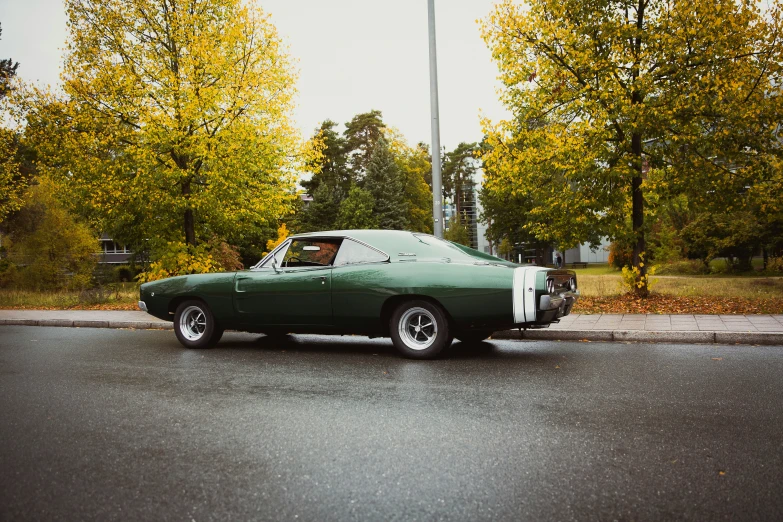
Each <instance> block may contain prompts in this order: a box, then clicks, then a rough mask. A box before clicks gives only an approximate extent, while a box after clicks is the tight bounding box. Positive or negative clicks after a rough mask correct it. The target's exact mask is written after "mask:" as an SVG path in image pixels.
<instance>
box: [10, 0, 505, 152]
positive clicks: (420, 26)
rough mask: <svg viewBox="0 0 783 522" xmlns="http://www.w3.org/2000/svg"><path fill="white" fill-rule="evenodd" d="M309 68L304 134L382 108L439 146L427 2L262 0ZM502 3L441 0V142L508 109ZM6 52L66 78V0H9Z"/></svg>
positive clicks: (301, 86) (23, 71)
mask: <svg viewBox="0 0 783 522" xmlns="http://www.w3.org/2000/svg"><path fill="white" fill-rule="evenodd" d="M259 3H260V5H261V6H262V8H263V9H264V10H266V11H267V12H269V13H271V14H272V21H273V23H274V24H275V25H276V26H277V29H278V31H279V32H280V34H281V35H282V37H283V38H284V39H285V41H286V42H287V44H288V45H289V47H290V54H291V55H292V56H293V57H294V59H295V60H296V61H297V67H298V69H299V72H300V76H299V81H298V83H297V88H298V90H299V97H298V106H297V109H296V112H295V118H296V121H297V123H298V125H299V127H300V129H301V130H302V133H303V135H304V136H305V137H308V136H310V135H311V134H312V132H313V130H314V129H315V128H316V127H317V126H318V125H319V124H320V122H321V121H323V120H325V119H327V118H329V119H332V120H334V121H336V122H338V123H345V122H347V121H348V120H350V119H351V118H352V117H353V116H354V115H355V114H358V113H360V112H366V111H369V110H372V109H378V110H380V111H382V112H383V118H384V121H385V122H386V123H387V124H388V125H392V126H394V127H397V128H398V129H400V131H402V133H403V134H404V135H405V137H406V138H407V140H408V141H409V142H410V143H411V144H414V143H416V142H419V141H424V142H426V143H430V141H431V135H430V102H429V61H428V60H429V58H428V56H429V55H428V47H427V45H428V40H427V0H259ZM493 3H494V2H493V0H436V3H435V9H436V20H437V31H436V32H437V38H438V40H437V45H438V75H439V92H440V120H441V145H442V146H444V147H446V148H447V149H453V148H454V147H455V146H456V145H457V144H458V143H459V142H460V141H466V142H467V141H479V140H480V139H481V136H482V134H481V128H480V125H479V115H480V112H482V111H483V114H485V115H486V116H489V117H490V118H491V119H493V120H498V119H500V118H502V117H505V116H506V113H505V111H504V109H503V107H502V105H501V104H500V103H499V101H498V99H497V94H496V92H495V90H496V88H497V86H498V85H499V84H498V82H497V81H496V76H497V69H496V66H495V64H494V63H493V62H492V60H491V56H490V53H489V50H488V49H487V47H486V45H485V44H484V41H483V40H482V39H481V37H480V36H479V30H478V24H477V23H476V20H477V19H479V18H484V17H485V16H487V14H489V12H490V10H491V8H492V5H493ZM0 24H2V29H3V34H2V37H1V38H2V39H1V40H0V58H13V59H14V60H15V61H18V62H20V66H19V70H18V74H19V75H20V76H21V77H22V78H23V79H24V80H26V81H37V82H39V83H41V84H43V85H46V84H49V85H53V86H54V85H56V84H57V83H58V82H59V67H60V61H61V53H62V49H63V47H64V42H65V38H66V27H65V13H64V8H63V3H62V1H61V0H0Z"/></svg>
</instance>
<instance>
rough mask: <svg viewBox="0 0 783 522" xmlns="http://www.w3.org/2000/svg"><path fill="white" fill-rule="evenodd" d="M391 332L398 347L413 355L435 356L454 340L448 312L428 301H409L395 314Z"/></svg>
mask: <svg viewBox="0 0 783 522" xmlns="http://www.w3.org/2000/svg"><path fill="white" fill-rule="evenodd" d="M389 332H390V333H391V338H392V342H393V343H394V347H395V348H397V350H398V351H399V352H400V353H402V354H403V355H405V356H406V357H410V358H413V359H432V358H433V357H436V356H437V355H438V354H439V353H440V352H441V351H443V349H444V348H446V347H447V346H448V345H450V344H451V341H452V340H453V337H451V336H450V335H449V323H448V320H447V319H446V314H444V313H443V311H442V310H441V309H440V307H438V306H437V305H434V304H432V303H430V302H428V301H419V300H416V301H408V302H406V303H403V304H401V305H400V306H398V307H397V309H396V310H395V311H394V313H393V314H392V316H391V320H390V323H389Z"/></svg>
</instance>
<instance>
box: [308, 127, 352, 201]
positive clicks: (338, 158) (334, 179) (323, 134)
mask: <svg viewBox="0 0 783 522" xmlns="http://www.w3.org/2000/svg"><path fill="white" fill-rule="evenodd" d="M336 126H337V124H336V123H335V122H333V121H332V120H324V122H323V123H322V124H321V127H320V128H319V129H318V130H317V131H316V134H315V136H314V138H318V139H320V141H321V143H322V144H323V155H322V157H321V158H319V159H318V160H317V161H316V162H315V163H316V165H315V167H316V168H315V169H314V170H315V171H316V172H315V173H314V174H313V176H312V177H311V178H310V179H309V180H304V181H302V183H301V185H302V187H304V189H305V191H306V192H307V193H308V194H310V195H313V194H315V191H316V190H317V189H318V187H319V186H320V185H321V184H322V183H325V184H327V185H329V187H330V188H332V189H339V190H340V192H342V193H343V194H348V190H349V189H350V188H351V182H352V176H351V170H350V169H349V168H348V154H347V152H348V151H347V140H346V139H345V138H343V137H342V136H340V134H338V133H337V131H335V130H334V128H335V127H336Z"/></svg>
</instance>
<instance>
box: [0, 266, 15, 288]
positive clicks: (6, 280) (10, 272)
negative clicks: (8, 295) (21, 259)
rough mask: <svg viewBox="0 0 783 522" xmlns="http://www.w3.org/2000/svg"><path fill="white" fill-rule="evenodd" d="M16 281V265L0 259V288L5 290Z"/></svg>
mask: <svg viewBox="0 0 783 522" xmlns="http://www.w3.org/2000/svg"><path fill="white" fill-rule="evenodd" d="M15 279H16V265H15V264H13V263H12V262H11V261H9V260H8V259H0V288H6V287H7V286H11V284H12V283H13V282H14V280H15Z"/></svg>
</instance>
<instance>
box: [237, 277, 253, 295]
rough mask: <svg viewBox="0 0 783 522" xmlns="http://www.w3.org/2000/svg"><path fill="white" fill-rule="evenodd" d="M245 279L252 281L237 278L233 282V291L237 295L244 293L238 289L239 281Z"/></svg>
mask: <svg viewBox="0 0 783 522" xmlns="http://www.w3.org/2000/svg"><path fill="white" fill-rule="evenodd" d="M247 279H252V277H237V278H236V280H235V281H234V291H235V292H237V293H240V294H241V293H243V292H245V290H240V289H239V282H240V281H245V280H247Z"/></svg>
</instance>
